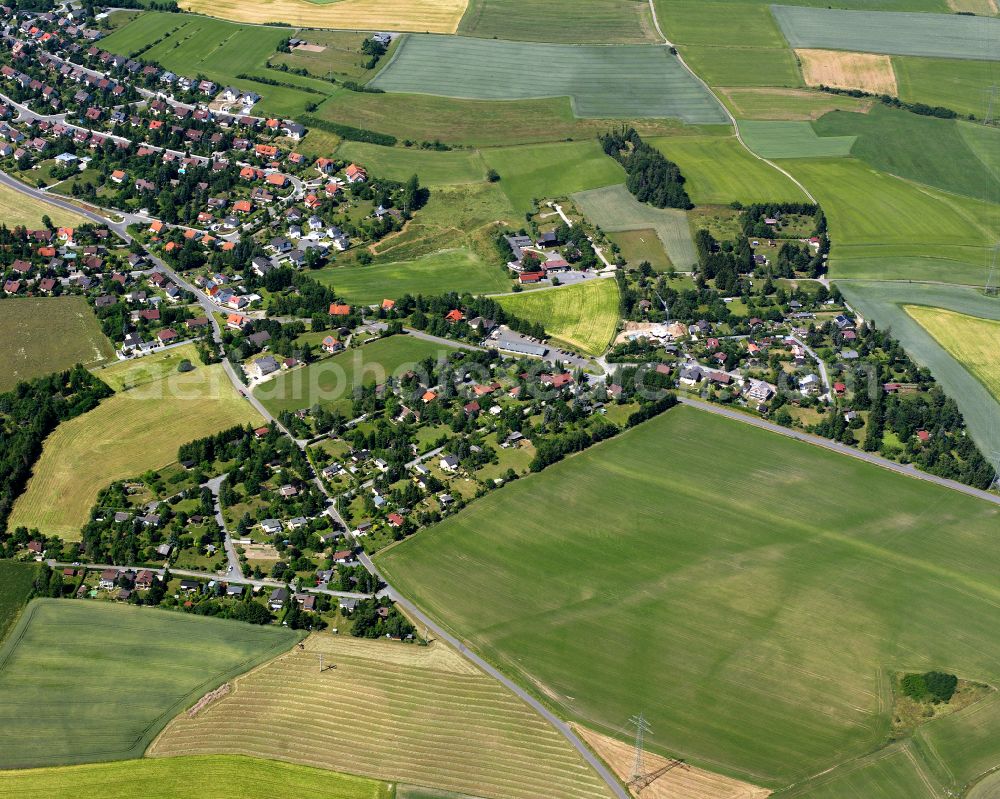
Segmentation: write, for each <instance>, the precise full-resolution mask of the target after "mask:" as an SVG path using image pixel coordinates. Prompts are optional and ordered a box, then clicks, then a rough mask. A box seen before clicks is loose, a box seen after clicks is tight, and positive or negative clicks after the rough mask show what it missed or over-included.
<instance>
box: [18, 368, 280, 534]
mask: <svg viewBox="0 0 1000 799" xmlns="http://www.w3.org/2000/svg"><path fill="white" fill-rule="evenodd" d="M193 363H195V362H193ZM260 421H261V419H260V416H259V415H258V414H257V412H256V411H254V410H253V409H252V408H251V407H250V406H249V403H247V402H246V400H244V399H243V398H242V397H241V396H240V395H239V394H237V393H236V390H235V389H234V388H233V386H232V384H231V383H230V382H229V379H228V378H227V377H226V375H225V373H224V372H223V370H222V365H221V364H215V365H213V366H198V365H197V364H196V368H195V369H194V370H193V371H191V372H187V373H184V374H178V373H176V372H174V373H172V374H170V375H169V376H168V377H165V378H163V379H161V380H156V381H153V382H149V383H146V384H145V385H143V386H142V387H141V388H137V389H134V390H131V391H122V392H120V393H118V394H115V395H114V396H113V397H110V398H108V399H106V400H104V401H103V402H101V404H100V405H98V406H97V407H96V408H95V409H94V410H92V411H89V412H87V413H85V414H83V415H81V416H78V417H76V418H75V419H71V420H70V421H68V422H65V423H64V424H61V425H59V427H57V428H56V431H55V432H54V433H52V435H50V436H49V437H48V438H47V439H46V440H45V445H44V447H43V449H42V456H41V458H39V460H38V461H37V463H36V464H35V467H34V472H33V474H32V477H31V479H30V480H29V481H28V487H27V490H26V491H25V492H24V493H23V494H22V495H21V496H20V497H18V499H17V502H16V503H15V504H14V509H13V511H12V512H11V516H10V522H9V523H10V526H11V527H17V526H18V525H22V524H23V525H24V526H26V527H29V528H31V527H36V528H38V529H40V530H44V531H45V532H46V534H49V535H53V534H54V535H60V536H62V537H63V538H64V539H66V540H69V541H74V540H78V539H79V536H80V527H81V526H82V525H83V524H84V523H85V522H86V521H87V519H88V518H90V509H91V507H92V506H93V504H94V500H95V499H96V498H97V494H98V492H100V490H101V489H102V488H105V487H107V485H108V484H109V483H112V482H114V481H115V480H122V479H125V478H127V477H135V476H136V475H139V474H141V473H142V472H145V471H147V470H148V469H158V468H161V467H163V466H166V465H167V464H169V463H171V462H173V461H174V460H175V459H176V457H177V448H178V447H179V446H180V445H181V444H184V443H186V442H188V441H193V440H194V439H196V438H201V437H202V436H206V435H210V434H212V433H216V432H218V431H220V430H224V429H226V428H228V427H232V426H233V425H238V424H253V423H259V422H260ZM53 497H59V501H58V502H53Z"/></svg>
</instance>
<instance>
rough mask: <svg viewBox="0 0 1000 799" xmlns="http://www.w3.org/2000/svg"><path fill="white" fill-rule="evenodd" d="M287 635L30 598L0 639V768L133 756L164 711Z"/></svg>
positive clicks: (289, 638)
mask: <svg viewBox="0 0 1000 799" xmlns="http://www.w3.org/2000/svg"><path fill="white" fill-rule="evenodd" d="M296 640H297V635H296V634H295V633H294V632H292V631H291V630H288V629H286V628H283V627H277V626H274V627H260V626H255V625H251V624H244V623H242V622H235V621H229V620H223V619H213V618H207V617H202V616H194V615H188V614H185V613H172V612H170V611H165V610H157V609H153V608H141V607H135V606H130V605H117V604H112V603H110V602H95V601H72V600H66V599H38V600H35V601H33V602H32V603H31V604H30V605H29V606H28V608H27V610H26V611H25V612H24V613H23V614H22V615H21V619H20V621H18V623H17V626H16V627H15V628H14V630H13V631H12V632H11V634H10V636H9V637H8V639H7V643H6V644H5V645H4V646H3V648H0V697H2V701H0V719H2V721H3V723H2V725H0V767H2V768H31V767H35V766H55V765H69V764H75V763H88V762H94V761H102V760H124V759H126V758H133V757H140V756H141V755H142V753H143V751H144V750H145V749H146V747H147V746H148V745H149V742H150V741H151V740H152V739H153V737H154V736H155V735H156V734H157V733H158V732H159V731H160V730H161V729H162V728H163V726H164V725H165V724H166V723H167V722H168V721H169V720H170V719H171V718H172V717H173V716H175V715H176V714H177V713H179V712H180V711H181V710H183V709H184V708H185V707H187V706H188V705H191V704H194V702H195V701H196V700H197V699H198V698H199V697H201V696H203V695H204V694H206V693H208V692H209V691H211V690H213V689H214V688H216V687H217V686H219V685H221V684H222V683H224V682H225V681H226V680H230V679H232V678H233V677H235V676H237V675H238V674H242V673H243V672H245V671H247V670H249V669H251V668H253V667H254V666H256V665H257V664H258V663H261V662H263V661H265V660H268V659H270V658H272V657H274V656H275V655H277V654H279V653H280V652H282V651H284V650H286V649H288V648H289V647H290V646H292V644H293V643H294V642H295V641H296Z"/></svg>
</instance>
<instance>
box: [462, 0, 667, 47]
mask: <svg viewBox="0 0 1000 799" xmlns="http://www.w3.org/2000/svg"><path fill="white" fill-rule="evenodd" d="M458 32H459V33H461V34H463V35H465V36H481V37H482V38H484V39H493V38H497V39H514V40H517V41H531V42H562V43H565V44H643V43H645V42H657V43H659V42H660V39H659V37H658V36H657V35H656V28H655V27H654V26H653V17H652V15H651V14H650V13H649V4H648V3H645V2H643V0H589V2H587V3H578V2H575V1H574V0H547V2H544V3H539V2H535V0H470V2H469V6H468V8H467V9H466V12H465V16H464V17H462V22H461V24H459V26H458Z"/></svg>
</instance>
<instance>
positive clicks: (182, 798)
mask: <svg viewBox="0 0 1000 799" xmlns="http://www.w3.org/2000/svg"><path fill="white" fill-rule="evenodd" d="M0 781H2V782H3V786H4V791H5V793H6V795H7V796H10V797H16V799H49V798H50V797H52V796H63V795H66V794H67V793H76V794H80V795H83V796H93V795H97V794H100V795H101V796H102V797H104V799H132V797H135V796H136V795H141V796H143V797H146V799H201V797H203V796H204V795H205V786H206V785H211V786H212V791H213V793H216V792H217V795H219V796H222V795H225V796H229V797H233V799H269V798H270V797H273V796H274V795H275V794H277V793H286V792H287V793H289V794H294V795H295V796H298V797H303V799H329V797H330V796H336V798H337V799H390V796H391V792H390V790H389V786H387V785H385V784H384V783H381V782H377V781H375V780H369V779H365V778H363V777H353V776H350V775H347V774H337V773H336V772H331V771H327V770H326V769H316V768H308V767H306V766H298V765H294V764H292V763H282V762H280V761H277V760H260V759H258V758H252V757H240V756H234V755H203V756H199V757H175V758H170V759H163V760H149V759H146V760H126V761H119V762H116V763H93V764H87V765H82V766H60V767H55V768H43V769H18V770H14V771H0Z"/></svg>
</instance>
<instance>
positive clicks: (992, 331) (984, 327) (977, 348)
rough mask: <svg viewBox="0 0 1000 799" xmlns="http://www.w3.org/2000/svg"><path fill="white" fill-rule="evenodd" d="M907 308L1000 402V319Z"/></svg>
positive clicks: (934, 309) (922, 307)
mask: <svg viewBox="0 0 1000 799" xmlns="http://www.w3.org/2000/svg"><path fill="white" fill-rule="evenodd" d="M905 310H906V312H907V313H908V314H909V315H910V316H912V317H913V318H914V319H916V320H917V322H918V324H919V325H920V326H921V327H922V328H924V330H926V331H927V332H928V333H930V334H931V335H932V336H933V337H934V339H935V341H937V342H938V344H940V345H941V346H942V347H944V348H945V349H946V350H947V351H948V352H949V353H951V355H952V356H954V358H955V359H956V360H957V361H958V362H959V363H961V364H963V365H964V366H965V367H966V368H967V369H968V370H969V371H970V372H972V374H974V375H975V376H976V377H977V378H978V379H979V381H980V382H981V383H982V384H983V385H984V386H986V389H987V390H988V391H989V392H990V394H992V395H993V396H994V397H996V399H997V400H998V401H1000V357H998V354H1000V321H996V320H993V319H977V318H976V317H974V316H966V315H965V314H960V313H955V312H954V311H945V310H942V309H941V308H927V307H924V306H919V305H907V306H905Z"/></svg>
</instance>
